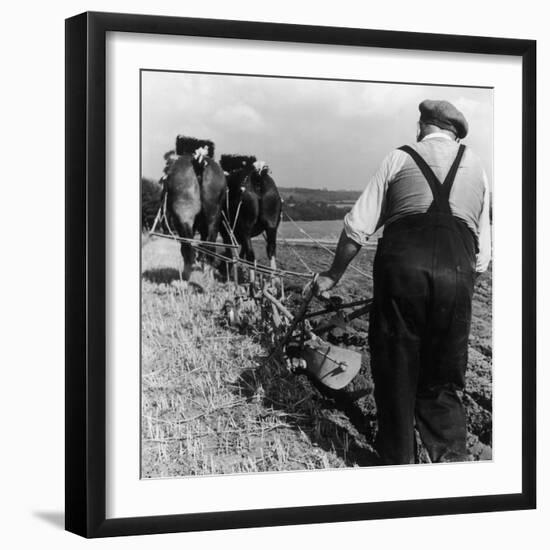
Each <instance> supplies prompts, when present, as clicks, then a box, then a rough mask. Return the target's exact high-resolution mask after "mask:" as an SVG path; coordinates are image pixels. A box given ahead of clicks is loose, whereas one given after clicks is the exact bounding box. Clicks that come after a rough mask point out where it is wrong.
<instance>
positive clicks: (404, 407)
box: [140, 69, 502, 479]
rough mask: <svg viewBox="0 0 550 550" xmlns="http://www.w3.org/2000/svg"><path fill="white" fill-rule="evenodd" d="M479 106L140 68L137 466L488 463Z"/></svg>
mask: <svg viewBox="0 0 550 550" xmlns="http://www.w3.org/2000/svg"><path fill="white" fill-rule="evenodd" d="M493 102H494V90H493V89H492V88H491V87H482V86H474V85H472V86H456V85H455V86H451V85H446V84H445V82H437V81H434V82H433V83H426V82H419V83H415V82H380V81H359V80H337V79H315V78H297V77H285V76H284V75H273V76H265V75H261V76H260V75H254V74H224V73H200V72H184V71H165V70H151V69H143V70H141V71H140V162H141V167H140V170H141V227H140V232H141V273H140V277H141V298H140V299H141V304H140V308H141V319H140V321H141V371H140V380H141V389H140V392H141V463H140V475H141V477H142V479H159V478H175V477H187V476H213V475H216V476H217V475H230V474H255V473H259V472H263V473H265V472H289V471H296V470H321V469H324V470H326V469H343V468H371V467H387V466H399V465H405V464H407V465H411V464H417V465H418V467H429V468H437V467H439V464H441V463H448V462H455V463H457V462H458V463H472V464H471V467H472V468H475V467H476V465H475V463H480V462H486V461H491V460H492V459H493V407H492V403H493V389H494V388H493V337H492V335H493V293H492V281H493V269H492V259H493V254H492V233H493V218H492V203H493V195H494V193H493V191H494V185H493V179H494V177H493V146H494V136H493V132H494V120H493V116H494V115H493V113H494V105H493ZM501 223H502V221H501Z"/></svg>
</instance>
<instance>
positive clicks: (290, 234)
mask: <svg viewBox="0 0 550 550" xmlns="http://www.w3.org/2000/svg"><path fill="white" fill-rule="evenodd" d="M299 226H300V227H301V228H303V229H304V230H305V231H306V232H307V233H309V234H310V235H311V236H313V237H314V238H316V239H319V240H321V241H323V242H330V241H335V240H336V238H337V236H338V234H339V232H340V230H341V222H300V223H299ZM305 238H306V237H305V235H304V234H303V233H301V232H300V231H299V229H298V228H297V227H296V226H294V225H292V224H291V223H288V222H285V223H283V224H282V227H281V230H280V239H279V248H278V265H279V266H281V267H283V268H286V269H289V270H293V271H299V272H304V271H306V270H307V268H309V269H311V270H313V271H320V270H323V269H326V268H327V267H328V265H329V264H330V261H331V255H330V254H329V253H328V252H326V251H322V250H320V249H319V248H318V247H313V246H311V245H310V244H306V243H305V242H304V243H300V242H298V243H297V242H296V240H297V239H305ZM287 239H288V240H292V244H291V243H290V242H289V241H288V240H287ZM329 248H330V245H329ZM255 249H256V253H257V258H258V261H259V262H260V263H265V261H266V260H265V250H264V245H263V239H261V240H256V241H255ZM375 250H376V239H374V240H373V244H372V245H371V246H367V247H365V248H364V249H363V251H362V252H361V253H360V255H359V256H358V257H357V258H356V259H355V260H354V263H353V265H355V266H356V267H358V268H359V269H361V270H362V271H363V272H365V273H366V274H367V275H364V274H360V273H358V272H356V271H353V270H352V269H348V271H347V273H346V275H345V276H344V278H343V279H342V281H341V282H340V284H339V285H338V287H337V288H336V289H335V291H334V294H335V295H338V296H341V297H342V298H343V299H344V300H345V301H351V300H356V299H361V298H365V297H370V296H371V295H372V280H371V277H370V273H371V272H372V261H373V258H374V253H375ZM306 266H307V267H306ZM180 269H181V257H180V254H179V246H178V245H176V244H175V243H173V242H170V241H168V240H166V239H155V238H150V239H145V240H144V242H143V243H142V365H141V372H142V418H141V426H142V476H143V477H147V478H157V477H172V476H186V475H207V474H228V473H243V472H262V471H282V470H300V469H319V468H343V467H359V466H372V465H375V464H376V456H375V453H374V449H373V446H372V445H373V440H374V436H375V433H376V420H375V418H376V416H375V415H376V407H375V403H374V400H373V396H372V391H373V384H372V379H371V376H370V362H369V354H368V350H367V347H366V336H367V330H368V318H360V319H357V320H355V321H352V323H351V324H350V326H349V327H348V328H347V329H346V330H341V329H336V330H334V331H332V333H331V335H330V339H331V340H332V342H333V343H337V344H338V345H344V346H347V347H350V348H352V349H356V350H358V351H361V352H362V356H363V361H362V368H361V371H360V374H359V375H358V376H357V377H356V378H355V379H354V380H353V382H352V383H351V384H349V385H348V386H347V387H346V388H344V390H342V391H339V392H329V391H327V390H325V389H323V388H322V387H318V386H317V385H315V384H314V383H312V381H311V380H309V379H308V378H307V377H306V376H304V375H295V374H292V373H290V372H288V371H287V370H286V368H284V367H283V366H282V365H277V364H275V363H273V362H271V363H270V364H269V365H267V362H266V357H267V355H268V354H269V350H270V342H269V339H268V338H267V337H266V334H265V333H264V332H263V331H262V330H261V328H260V327H259V326H257V327H256V326H254V325H252V326H249V327H248V328H247V329H246V330H238V329H235V328H232V327H230V326H228V323H227V319H226V317H225V316H224V314H223V313H222V309H223V306H224V304H225V303H226V301H227V300H233V299H234V292H235V291H234V286H233V285H232V284H227V283H225V282H220V281H218V280H215V278H214V277H213V276H212V273H211V271H210V270H208V269H207V270H206V271H205V272H203V271H201V270H196V271H195V272H194V273H193V275H192V279H191V281H190V282H189V283H185V282H182V281H181V280H180V276H179V270H180ZM303 284H304V279H299V278H290V279H288V280H287V281H286V290H287V295H288V298H287V299H288V302H289V304H290V306H291V308H292V307H293V306H294V305H295V304H297V303H298V293H299V292H300V291H301V288H302V286H303ZM491 314H492V284H491V273H490V272H488V273H487V274H485V275H484V276H483V277H481V278H480V279H479V280H478V282H477V284H476V289H475V295H474V304H473V319H472V332H471V338H470V350H469V365H468V372H467V387H466V391H465V392H464V395H463V401H464V404H465V406H466V410H467V413H468V427H469V431H470V435H469V441H468V446H469V451H470V455H471V459H472V460H483V459H490V458H491V444H492V376H491V371H492V369H491V365H492V333H491V326H492V317H491ZM420 460H421V461H426V460H427V458H426V456H425V454H424V453H421V456H420Z"/></svg>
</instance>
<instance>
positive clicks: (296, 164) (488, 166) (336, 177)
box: [142, 71, 493, 190]
mask: <svg viewBox="0 0 550 550" xmlns="http://www.w3.org/2000/svg"><path fill="white" fill-rule="evenodd" d="M424 99H446V100H448V101H450V102H451V103H453V104H454V105H455V106H456V107H457V108H458V109H460V110H461V111H462V112H463V114H464V115H465V117H466V119H467V121H468V123H469V126H470V132H469V134H468V136H467V137H466V138H465V139H464V140H463V143H465V144H466V145H467V146H471V147H472V149H473V150H474V151H475V152H476V153H477V155H478V156H479V157H480V158H481V161H482V163H483V165H484V167H485V170H486V172H487V174H488V176H489V180H490V181H491V183H492V158H493V91H492V90H490V89H480V88H463V87H448V86H426V85H415V84H398V83H390V84H388V83H379V82H357V81H353V82H343V81H334V80H307V79H296V78H280V77H258V76H235V75H208V74H201V73H181V72H154V71H144V72H142V175H143V176H144V177H149V178H153V179H158V178H160V177H161V175H162V169H163V166H164V160H163V155H164V153H165V152H166V151H169V150H170V149H173V148H174V147H175V139H176V136H177V135H178V134H184V135H188V136H193V137H197V138H201V139H210V140H212V141H213V142H214V143H215V146H216V154H215V157H216V158H217V159H219V157H220V155H221V154H223V153H230V154H231V153H232V154H245V155H255V156H256V157H257V158H258V159H260V160H264V161H266V162H267V164H268V165H269V167H270V169H271V171H272V176H273V178H274V180H275V182H276V183H277V185H278V186H280V187H309V188H327V189H342V190H343V189H346V190H347V189H349V190H362V189H364V187H365V185H366V184H367V182H368V180H369V177H370V176H371V175H372V174H373V173H374V172H375V171H376V169H377V167H378V165H379V163H380V162H381V161H382V159H383V158H384V157H385V156H386V155H387V154H388V153H389V152H390V151H392V150H393V149H395V148H396V147H399V146H401V145H404V144H405V143H411V142H414V141H415V139H416V127H417V126H416V123H417V120H418V117H419V111H418V104H419V103H420V102H421V101H422V100H424Z"/></svg>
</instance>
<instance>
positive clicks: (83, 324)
mask: <svg viewBox="0 0 550 550" xmlns="http://www.w3.org/2000/svg"><path fill="white" fill-rule="evenodd" d="M108 31H120V32H132V33H149V34H166V35H186V36H202V37H214V38H241V39H247V40H272V41H282V42H296V43H314V44H329V45H353V46H371V47H379V48H401V49H407V50H420V51H422V50H430V51H446V52H457V53H483V54H495V55H508V56H517V57H519V58H521V61H522V79H523V81H522V92H523V98H522V104H523V121H522V138H523V139H522V188H521V189H522V195H521V196H522V215H523V217H522V230H523V243H522V262H523V265H522V276H523V288H522V338H523V343H522V346H523V347H522V430H523V431H522V490H521V492H519V493H514V494H499V495H487V496H470V497H457V498H445V499H427V500H405V501H393V502H376V503H372V502H366V503H361V504H341V505H320V506H309V507H299V508H277V509H259V510H247V511H231V510H228V511H224V512H215V513H193V514H181V515H166V516H151V517H126V518H120V519H106V514H105V509H106V508H105V498H106V486H105V473H106V467H105V458H106V443H105V433H106V426H105V421H106V414H105V405H106V372H105V352H106V332H105V331H106V318H105V314H106V302H105V291H106V240H105V239H106V228H105V222H106V188H105V185H106V183H105V182H106V178H105V168H106V165H105V159H106V154H105V138H106V133H105V131H106V121H105V91H106V87H105V85H106V71H105V69H106V66H105V51H106V50H105V40H106V33H107V32H108ZM535 117H536V42H535V41H533V40H516V39H505V38H487V37H479V36H475V37H472V36H455V35H437V34H419V33H410V32H395V31H380V30H364V29H354V28H333V27H316V26H304V25H289V24H274V23H256V22H247V21H225V20H212V19H190V18H180V17H158V16H144V15H128V14H116V13H83V14H80V15H77V16H75V17H72V18H70V19H67V20H66V151H65V153H66V426H65V427H66V529H67V530H69V531H72V532H73V533H76V534H78V535H82V536H85V537H107V536H118V535H135V534H152V533H169V532H178V531H199V530H213V529H236V528H245V527H260V526H275V525H290V524H307V523H320V522H342V521H356V520H366V519H381V518H399V517H413V516H427V515H441V514H461V513H473V512H490V511H503V510H520V509H531V508H535V506H536V439H535V437H536V391H535V380H536V207H535V198H536V196H535V194H536V190H535V183H536V118H535Z"/></svg>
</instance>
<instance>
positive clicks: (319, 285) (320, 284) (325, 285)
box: [302, 271, 337, 296]
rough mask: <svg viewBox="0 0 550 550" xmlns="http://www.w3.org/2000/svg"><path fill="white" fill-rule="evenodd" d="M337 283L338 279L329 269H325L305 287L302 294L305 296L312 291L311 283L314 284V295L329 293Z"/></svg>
mask: <svg viewBox="0 0 550 550" xmlns="http://www.w3.org/2000/svg"><path fill="white" fill-rule="evenodd" d="M336 283H337V281H336V279H335V278H334V277H333V276H332V275H329V273H328V271H324V272H323V273H319V275H318V276H317V277H316V279H315V280H314V281H312V282H311V283H308V284H307V285H306V286H305V287H304V290H303V292H302V295H304V296H305V295H306V294H307V293H308V292H309V291H310V289H311V285H313V295H314V296H322V295H323V294H324V293H328V291H329V290H331V289H332V288H333V287H334V286H335V285H336Z"/></svg>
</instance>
